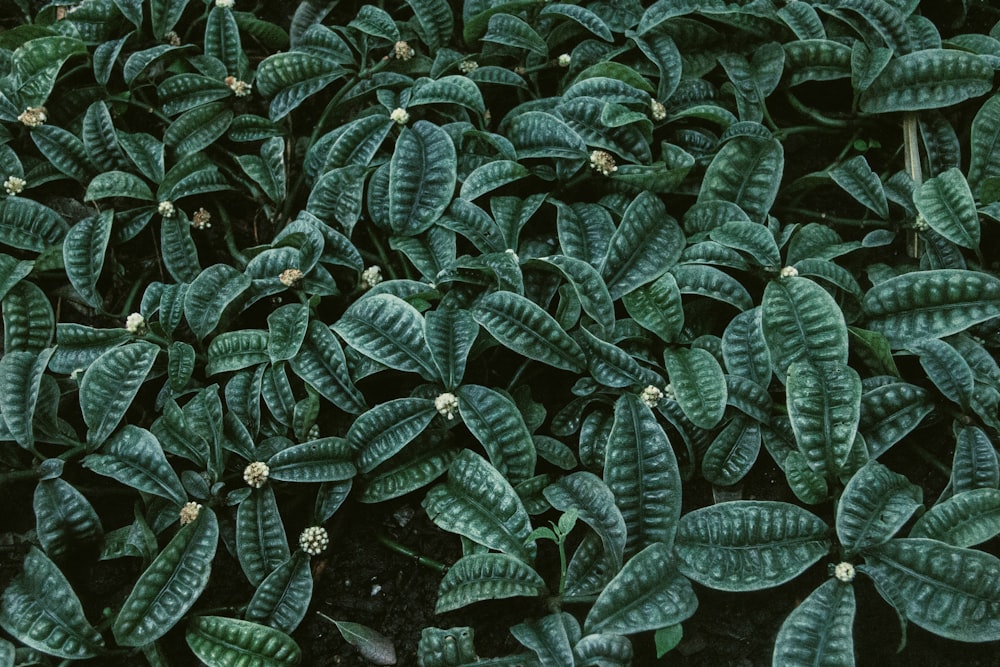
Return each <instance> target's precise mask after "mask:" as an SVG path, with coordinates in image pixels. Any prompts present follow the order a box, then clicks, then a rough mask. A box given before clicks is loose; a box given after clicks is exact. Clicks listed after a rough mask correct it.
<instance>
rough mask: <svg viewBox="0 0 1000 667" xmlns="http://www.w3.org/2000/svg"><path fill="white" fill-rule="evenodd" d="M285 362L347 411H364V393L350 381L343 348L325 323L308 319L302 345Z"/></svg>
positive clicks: (317, 389)
mask: <svg viewBox="0 0 1000 667" xmlns="http://www.w3.org/2000/svg"><path fill="white" fill-rule="evenodd" d="M289 364H290V366H291V368H292V370H293V371H295V374H296V375H298V376H299V377H300V378H302V379H303V380H305V381H306V382H308V383H309V384H310V385H311V386H312V387H313V388H315V389H316V391H318V392H319V393H320V394H321V395H322V396H323V397H324V398H325V399H327V400H328V401H330V402H331V403H333V404H334V405H336V406H337V407H338V408H340V409H341V410H344V411H345V412H349V413H351V414H360V413H362V412H364V411H365V399H364V396H363V395H362V394H361V392H360V391H358V388H357V387H355V386H354V383H353V382H352V381H351V376H350V373H349V371H348V368H347V359H346V358H345V357H344V350H343V349H342V348H341V347H340V343H339V342H338V341H337V337H336V336H334V335H333V332H331V331H330V329H329V328H327V327H326V325H324V324H322V323H321V322H319V321H317V320H310V321H309V330H308V332H307V333H306V338H305V340H304V341H303V342H302V347H301V348H299V351H298V354H296V355H295V356H294V357H292V358H291V359H290V360H289Z"/></svg>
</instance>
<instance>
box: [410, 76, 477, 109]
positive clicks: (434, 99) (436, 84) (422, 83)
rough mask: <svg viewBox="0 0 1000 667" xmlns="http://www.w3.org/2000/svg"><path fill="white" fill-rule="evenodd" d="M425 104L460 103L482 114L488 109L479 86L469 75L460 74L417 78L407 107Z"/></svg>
mask: <svg viewBox="0 0 1000 667" xmlns="http://www.w3.org/2000/svg"><path fill="white" fill-rule="evenodd" d="M424 104H458V105H461V106H463V107H465V108H467V109H471V110H472V111H476V112H478V113H480V114H482V113H485V111H486V106H485V104H484V103H483V95H482V93H481V92H480V91H479V87H478V86H477V85H476V84H475V83H473V82H472V81H471V80H470V79H469V77H467V76H459V75H452V76H443V77H441V78H440V79H427V78H420V79H417V81H416V83H415V84H414V85H413V88H412V93H411V94H410V99H409V101H408V102H407V108H410V107H416V106H422V105H424Z"/></svg>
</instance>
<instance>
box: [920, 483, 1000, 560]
mask: <svg viewBox="0 0 1000 667" xmlns="http://www.w3.org/2000/svg"><path fill="white" fill-rule="evenodd" d="M998 534H1000V490H997V489H989V488H979V489H972V490H969V491H964V492H962V493H957V494H955V495H954V496H952V497H951V498H949V499H948V500H945V501H944V502H942V503H938V504H937V505H935V506H934V507H932V508H931V509H930V511H928V512H927V513H925V514H923V515H922V516H921V517H920V518H919V519H918V520H917V522H916V523H915V524H914V525H913V528H912V529H911V530H910V537H926V538H929V539H932V540H938V541H940V542H945V543H946V544H950V545H952V546H956V547H972V546H975V545H977V544H982V543H983V542H986V541H987V540H991V539H993V538H994V537H996V536H997V535H998Z"/></svg>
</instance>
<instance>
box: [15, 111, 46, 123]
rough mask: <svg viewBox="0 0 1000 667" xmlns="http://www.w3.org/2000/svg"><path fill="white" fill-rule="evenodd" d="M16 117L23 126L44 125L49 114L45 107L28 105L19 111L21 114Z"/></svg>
mask: <svg viewBox="0 0 1000 667" xmlns="http://www.w3.org/2000/svg"><path fill="white" fill-rule="evenodd" d="M17 119H18V120H19V121H21V124H22V125H24V126H25V127H38V126H39V125H44V124H45V121H47V120H48V119H49V116H48V114H47V113H46V111H45V107H28V108H27V109H25V110H24V111H22V112H21V115H20V116H18V117H17Z"/></svg>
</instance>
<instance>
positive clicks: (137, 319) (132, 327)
mask: <svg viewBox="0 0 1000 667" xmlns="http://www.w3.org/2000/svg"><path fill="white" fill-rule="evenodd" d="M125 330H126V331H128V332H129V333H130V334H135V335H136V336H141V335H142V334H144V333H146V318H144V317H143V316H142V315H141V314H139V313H132V314H131V315H129V316H128V317H126V318H125Z"/></svg>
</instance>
